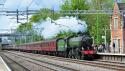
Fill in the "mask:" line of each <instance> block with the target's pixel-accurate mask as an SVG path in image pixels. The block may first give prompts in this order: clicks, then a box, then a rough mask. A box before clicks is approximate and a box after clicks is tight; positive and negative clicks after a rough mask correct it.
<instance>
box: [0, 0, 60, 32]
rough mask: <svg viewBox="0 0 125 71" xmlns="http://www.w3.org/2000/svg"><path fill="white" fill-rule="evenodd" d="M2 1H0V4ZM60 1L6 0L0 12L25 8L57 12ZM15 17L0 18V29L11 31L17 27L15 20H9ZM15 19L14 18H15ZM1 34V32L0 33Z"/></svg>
mask: <svg viewBox="0 0 125 71" xmlns="http://www.w3.org/2000/svg"><path fill="white" fill-rule="evenodd" d="M1 1H2V0H0V2H1ZM61 4H62V0H6V2H5V4H4V7H3V6H0V7H1V8H3V9H2V10H17V9H19V10H26V8H27V7H29V9H30V10H31V9H32V10H38V9H40V8H50V9H55V10H59V6H60V5H61ZM13 17H15V16H0V29H11V28H15V27H17V26H18V25H19V23H17V22H16V19H11V18H13ZM15 18H16V17H15ZM0 32H1V31H0Z"/></svg>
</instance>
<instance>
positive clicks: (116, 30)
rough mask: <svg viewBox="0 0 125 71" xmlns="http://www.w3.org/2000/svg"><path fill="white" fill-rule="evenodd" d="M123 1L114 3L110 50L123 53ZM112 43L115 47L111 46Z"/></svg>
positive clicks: (124, 19) (124, 49)
mask: <svg viewBox="0 0 125 71" xmlns="http://www.w3.org/2000/svg"><path fill="white" fill-rule="evenodd" d="M121 10H125V3H117V2H115V4H114V13H113V15H112V20H111V27H110V29H111V46H112V48H111V51H112V52H114V51H115V52H116V53H125V22H124V21H125V12H124V11H121ZM113 43H114V44H115V47H114V48H113Z"/></svg>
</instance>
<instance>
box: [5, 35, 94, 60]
mask: <svg viewBox="0 0 125 71" xmlns="http://www.w3.org/2000/svg"><path fill="white" fill-rule="evenodd" d="M3 50H16V51H25V52H32V53H40V54H45V55H53V56H62V57H69V58H77V59H93V58H94V54H95V51H94V48H93V47H92V39H91V38H90V37H89V36H87V35H83V36H77V37H68V38H59V39H53V40H45V41H40V42H33V43H25V44H21V45H13V46H12V45H8V46H5V47H3Z"/></svg>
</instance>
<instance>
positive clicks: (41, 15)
mask: <svg viewBox="0 0 125 71" xmlns="http://www.w3.org/2000/svg"><path fill="white" fill-rule="evenodd" d="M59 16H60V15H59V14H58V13H55V12H54V11H52V10H50V9H46V8H44V9H40V10H39V11H38V12H37V13H36V14H35V15H33V16H32V17H31V18H30V22H33V23H38V22H41V21H43V20H45V19H46V18H47V17H50V18H52V19H58V18H59Z"/></svg>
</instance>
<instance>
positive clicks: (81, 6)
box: [61, 0, 89, 10]
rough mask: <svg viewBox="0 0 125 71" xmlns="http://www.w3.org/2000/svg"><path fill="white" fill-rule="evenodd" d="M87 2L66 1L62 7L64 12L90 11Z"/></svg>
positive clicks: (77, 0)
mask: <svg viewBox="0 0 125 71" xmlns="http://www.w3.org/2000/svg"><path fill="white" fill-rule="evenodd" d="M85 1H86V0H66V1H65V3H64V4H63V5H62V6H61V9H62V10H76V9H78V10H88V9H89V6H88V5H87V4H86V2H85Z"/></svg>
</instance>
